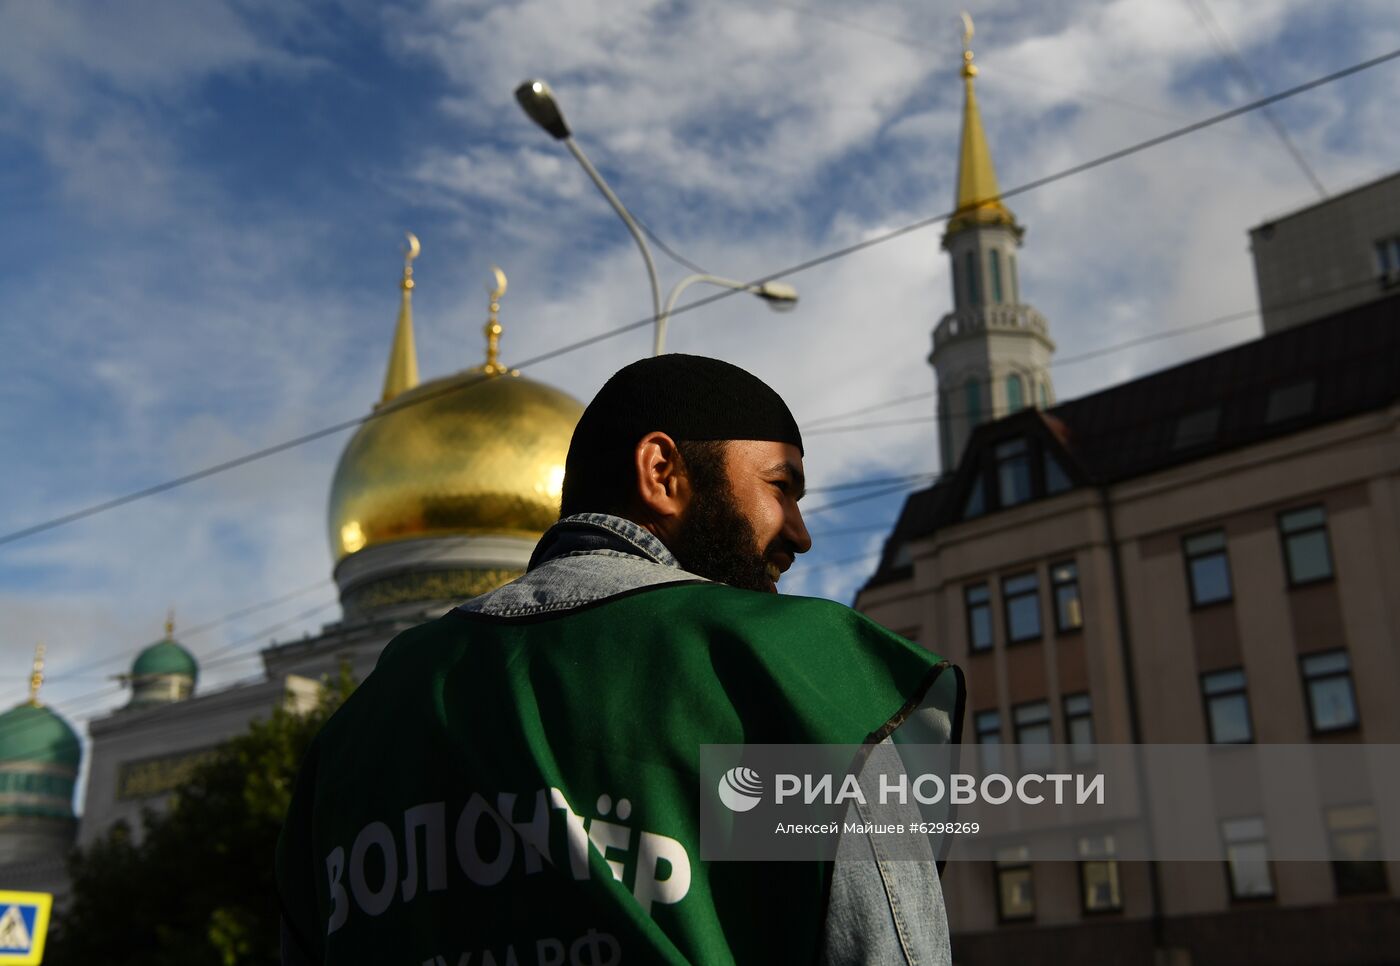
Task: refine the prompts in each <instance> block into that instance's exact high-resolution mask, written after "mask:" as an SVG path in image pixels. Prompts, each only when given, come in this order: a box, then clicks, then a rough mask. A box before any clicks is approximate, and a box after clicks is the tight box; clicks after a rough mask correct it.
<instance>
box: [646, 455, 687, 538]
mask: <svg viewBox="0 0 1400 966" xmlns="http://www.w3.org/2000/svg"><path fill="white" fill-rule="evenodd" d="M632 462H633V472H634V473H635V474H636V476H635V479H636V490H635V491H634V492H633V499H635V500H636V503H637V508H638V510H640V511H641V515H642V521H641V522H642V523H643V525H645V526H647V528H648V529H651V530H653V532H656V533H657V536H660V537H662V538H663V539H664V538H665V537H666V536H667V535H669V534H670V533H672V532H674V529H675V527H676V525H677V524H678V523H679V521H680V517H681V514H682V513H684V512H685V508H686V507H687V506H688V505H689V504H690V493H691V489H690V480H689V478H688V477H687V476H686V474H685V467H684V465H683V464H682V461H681V454H680V450H679V449H678V448H677V447H676V441H675V440H673V439H672V438H671V437H670V436H667V435H666V434H665V433H662V432H659V431H658V432H651V433H647V434H646V435H645V436H643V437H642V438H641V439H640V440H638V441H637V445H636V447H634V448H633V450H632Z"/></svg>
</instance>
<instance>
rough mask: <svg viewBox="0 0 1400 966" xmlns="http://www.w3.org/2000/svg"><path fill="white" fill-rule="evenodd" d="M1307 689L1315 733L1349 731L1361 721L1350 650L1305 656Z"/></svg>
mask: <svg viewBox="0 0 1400 966" xmlns="http://www.w3.org/2000/svg"><path fill="white" fill-rule="evenodd" d="M1302 665H1303V690H1304V691H1305V692H1306V693H1307V696H1308V720H1309V721H1311V722H1312V730H1313V733H1314V734H1323V733H1325V732H1328V731H1348V730H1350V729H1352V728H1355V727H1357V726H1358V725H1359V724H1361V718H1360V716H1359V715H1358V714H1357V712H1356V694H1355V692H1353V691H1352V687H1351V659H1350V658H1348V657H1347V652H1346V651H1328V652H1327V653H1325V654H1310V655H1308V656H1307V657H1305V658H1303V659H1302Z"/></svg>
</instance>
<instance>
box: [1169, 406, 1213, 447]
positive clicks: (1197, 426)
mask: <svg viewBox="0 0 1400 966" xmlns="http://www.w3.org/2000/svg"><path fill="white" fill-rule="evenodd" d="M1219 428H1220V407H1219V406H1212V407H1211V408H1209V409H1201V410H1198V411H1196V412H1194V413H1187V414H1186V415H1185V416H1182V417H1181V418H1180V419H1178V420H1177V421H1176V435H1175V436H1174V437H1172V449H1188V448H1190V447H1192V446H1199V445H1200V444H1201V443H1209V442H1210V441H1211V440H1213V439H1215V432H1216V430H1217V429H1219Z"/></svg>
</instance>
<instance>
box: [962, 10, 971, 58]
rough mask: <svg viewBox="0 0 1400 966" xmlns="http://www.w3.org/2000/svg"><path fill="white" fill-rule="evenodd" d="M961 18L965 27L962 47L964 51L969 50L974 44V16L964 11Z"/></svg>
mask: <svg viewBox="0 0 1400 966" xmlns="http://www.w3.org/2000/svg"><path fill="white" fill-rule="evenodd" d="M961 16H962V25H963V35H962V45H963V50H967V48H968V47H969V46H970V45H971V44H972V14H970V13H968V12H967V11H966V10H964V11H963V12H962V14H961Z"/></svg>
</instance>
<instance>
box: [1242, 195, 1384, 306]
mask: <svg viewBox="0 0 1400 966" xmlns="http://www.w3.org/2000/svg"><path fill="white" fill-rule="evenodd" d="M1249 247H1250V250H1251V251H1252V252H1253V253H1254V277H1255V280H1256V282H1257V283H1258V286H1259V305H1260V306H1261V307H1262V310H1263V315H1264V331H1265V332H1277V331H1278V330H1280V329H1285V328H1288V327H1289V326H1290V325H1298V324H1299V323H1300V322H1306V321H1307V320H1309V319H1315V318H1318V317H1319V316H1322V315H1330V314H1332V313H1333V312H1340V311H1341V310H1342V309H1345V308H1349V307H1351V306H1353V305H1363V304H1365V303H1366V302H1373V301H1375V300H1376V299H1381V298H1385V297H1386V296H1387V295H1388V294H1393V293H1395V292H1396V291H1400V172H1396V173H1395V174H1391V175H1387V176H1386V177H1384V178H1380V179H1379V180H1377V181H1372V182H1370V183H1369V184H1364V185H1361V186H1360V187H1358V188H1353V189H1352V190H1350V191H1345V192H1343V193H1342V194H1339V195H1334V196H1332V197H1331V198H1328V199H1326V200H1325V201H1321V202H1319V203H1317V204H1315V205H1309V206H1308V207H1306V208H1302V209H1299V210H1298V211H1295V212H1291V213H1290V214H1287V215H1284V216H1283V217H1281V218H1275V219H1274V220H1272V221H1267V222H1265V223H1264V224H1262V225H1260V226H1259V227H1257V228H1254V229H1252V230H1251V231H1250V233H1249Z"/></svg>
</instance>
